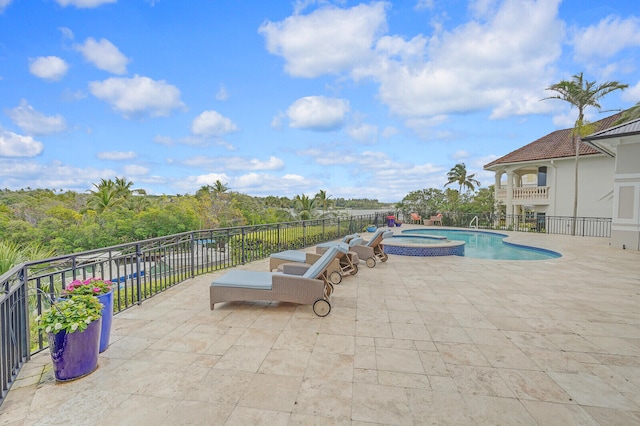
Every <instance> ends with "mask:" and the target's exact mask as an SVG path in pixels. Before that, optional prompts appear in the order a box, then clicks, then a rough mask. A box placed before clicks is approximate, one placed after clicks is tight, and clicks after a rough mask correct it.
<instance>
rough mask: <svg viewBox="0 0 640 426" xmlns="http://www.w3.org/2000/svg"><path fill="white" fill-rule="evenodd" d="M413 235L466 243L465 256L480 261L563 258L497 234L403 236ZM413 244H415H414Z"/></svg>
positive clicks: (431, 231) (423, 232)
mask: <svg viewBox="0 0 640 426" xmlns="http://www.w3.org/2000/svg"><path fill="white" fill-rule="evenodd" d="M411 234H415V235H416V236H434V237H446V238H447V239H449V240H452V241H453V240H455V241H464V242H465V247H464V255H465V256H467V257H475V258H478V259H500V260H547V259H555V258H558V257H561V256H562V255H561V254H560V253H557V252H555V251H551V250H546V249H541V248H537V247H530V246H523V245H520V244H513V243H508V242H505V241H503V240H504V239H505V238H506V237H507V235H505V234H498V233H495V232H484V231H468V230H457V229H431V228H430V229H410V230H407V231H403V236H409V235H411ZM402 241H405V240H402ZM427 241H429V243H431V244H433V243H434V242H438V240H431V239H425V241H424V242H423V244H424V243H427ZM407 242H409V241H407ZM440 242H441V240H440ZM411 243H412V244H414V242H411Z"/></svg>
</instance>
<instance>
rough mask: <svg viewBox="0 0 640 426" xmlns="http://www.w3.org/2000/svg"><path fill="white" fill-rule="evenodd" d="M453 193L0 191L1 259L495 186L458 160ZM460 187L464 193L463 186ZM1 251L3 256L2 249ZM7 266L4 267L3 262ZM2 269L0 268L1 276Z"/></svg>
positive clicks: (209, 188)
mask: <svg viewBox="0 0 640 426" xmlns="http://www.w3.org/2000/svg"><path fill="white" fill-rule="evenodd" d="M448 178H449V182H448V183H447V185H448V184H450V183H456V184H457V185H458V186H459V190H455V189H451V188H447V189H446V190H444V191H441V190H438V189H433V188H430V189H423V190H419V191H413V192H411V193H409V194H408V195H407V196H406V197H404V199H403V200H402V201H401V202H399V203H397V204H395V205H393V204H388V203H382V202H379V201H378V200H376V199H366V198H363V199H344V198H335V199H334V198H333V196H332V195H330V194H328V193H327V191H325V190H319V191H318V193H316V194H315V196H307V195H305V194H300V195H296V196H295V197H293V198H288V197H277V196H267V197H254V196H250V195H246V194H242V193H239V192H234V191H231V190H230V189H229V187H228V186H227V185H226V184H224V183H222V182H220V181H216V182H215V183H214V184H213V185H204V186H202V187H201V188H200V189H198V190H197V191H196V193H195V194H193V195H190V194H185V195H161V196H156V195H149V194H147V193H146V191H145V190H143V189H139V188H135V187H134V183H133V182H132V181H129V180H128V179H126V178H124V177H122V178H121V177H116V178H115V179H113V180H112V179H102V180H101V181H100V182H98V183H94V184H93V187H92V189H91V190H89V191H87V192H85V193H79V192H75V191H62V190H59V191H56V190H51V189H30V188H27V189H20V190H17V191H12V190H9V189H4V190H0V241H1V242H0V264H2V263H4V264H6V265H10V264H15V263H20V262H21V261H25V260H27V259H36V258H46V257H51V256H54V255H59V254H68V253H77V252H81V251H86V250H92V249H96V248H102V247H108V246H113V245H118V244H124V243H129V242H132V241H139V240H144V239H148V238H155V237H161V236H166V235H172V234H177V233H181V232H187V231H192V230H198V229H215V228H225V227H232V226H243V225H258V224H265V223H277V222H288V221H294V220H308V219H313V218H317V217H322V216H329V215H340V214H341V211H343V209H347V208H348V209H372V210H373V209H388V210H389V212H392V211H395V212H399V213H404V214H405V215H407V214H408V213H409V212H410V211H411V212H413V211H416V212H419V213H421V214H425V215H426V214H428V213H429V212H436V211H454V210H460V209H461V210H462V211H467V210H468V211H485V210H487V209H489V210H492V208H493V207H492V206H493V190H492V189H488V188H482V189H480V190H479V191H477V192H475V186H474V185H478V184H479V182H477V181H476V180H475V179H474V175H469V176H467V174H466V168H465V167H464V164H458V165H456V167H454V168H453V169H452V170H451V172H450V173H449V174H448ZM463 189H464V190H465V191H464V192H463V191H462V190H463ZM3 253H4V254H3ZM6 265H5V266H6ZM3 269H4V270H6V269H7V268H1V267H0V273H1V272H2V271H3Z"/></svg>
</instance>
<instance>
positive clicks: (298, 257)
mask: <svg viewBox="0 0 640 426" xmlns="http://www.w3.org/2000/svg"><path fill="white" fill-rule="evenodd" d="M271 257H273V258H275V259H282V260H287V261H289V262H298V263H304V262H305V261H306V259H307V255H306V254H305V252H303V251H298V250H285V251H281V252H278V253H272V254H271Z"/></svg>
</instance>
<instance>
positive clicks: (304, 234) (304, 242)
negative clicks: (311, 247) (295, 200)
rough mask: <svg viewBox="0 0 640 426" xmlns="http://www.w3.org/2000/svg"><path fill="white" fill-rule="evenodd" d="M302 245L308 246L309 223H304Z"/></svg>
mask: <svg viewBox="0 0 640 426" xmlns="http://www.w3.org/2000/svg"><path fill="white" fill-rule="evenodd" d="M302 245H303V246H305V247H306V246H307V222H305V221H302Z"/></svg>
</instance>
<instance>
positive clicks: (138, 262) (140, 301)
mask: <svg viewBox="0 0 640 426" xmlns="http://www.w3.org/2000/svg"><path fill="white" fill-rule="evenodd" d="M140 256H142V252H141V251H140V244H136V271H137V274H136V292H137V293H138V303H137V305H141V304H142V282H141V281H140ZM126 275H127V274H126V267H125V277H126ZM125 283H126V278H125Z"/></svg>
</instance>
